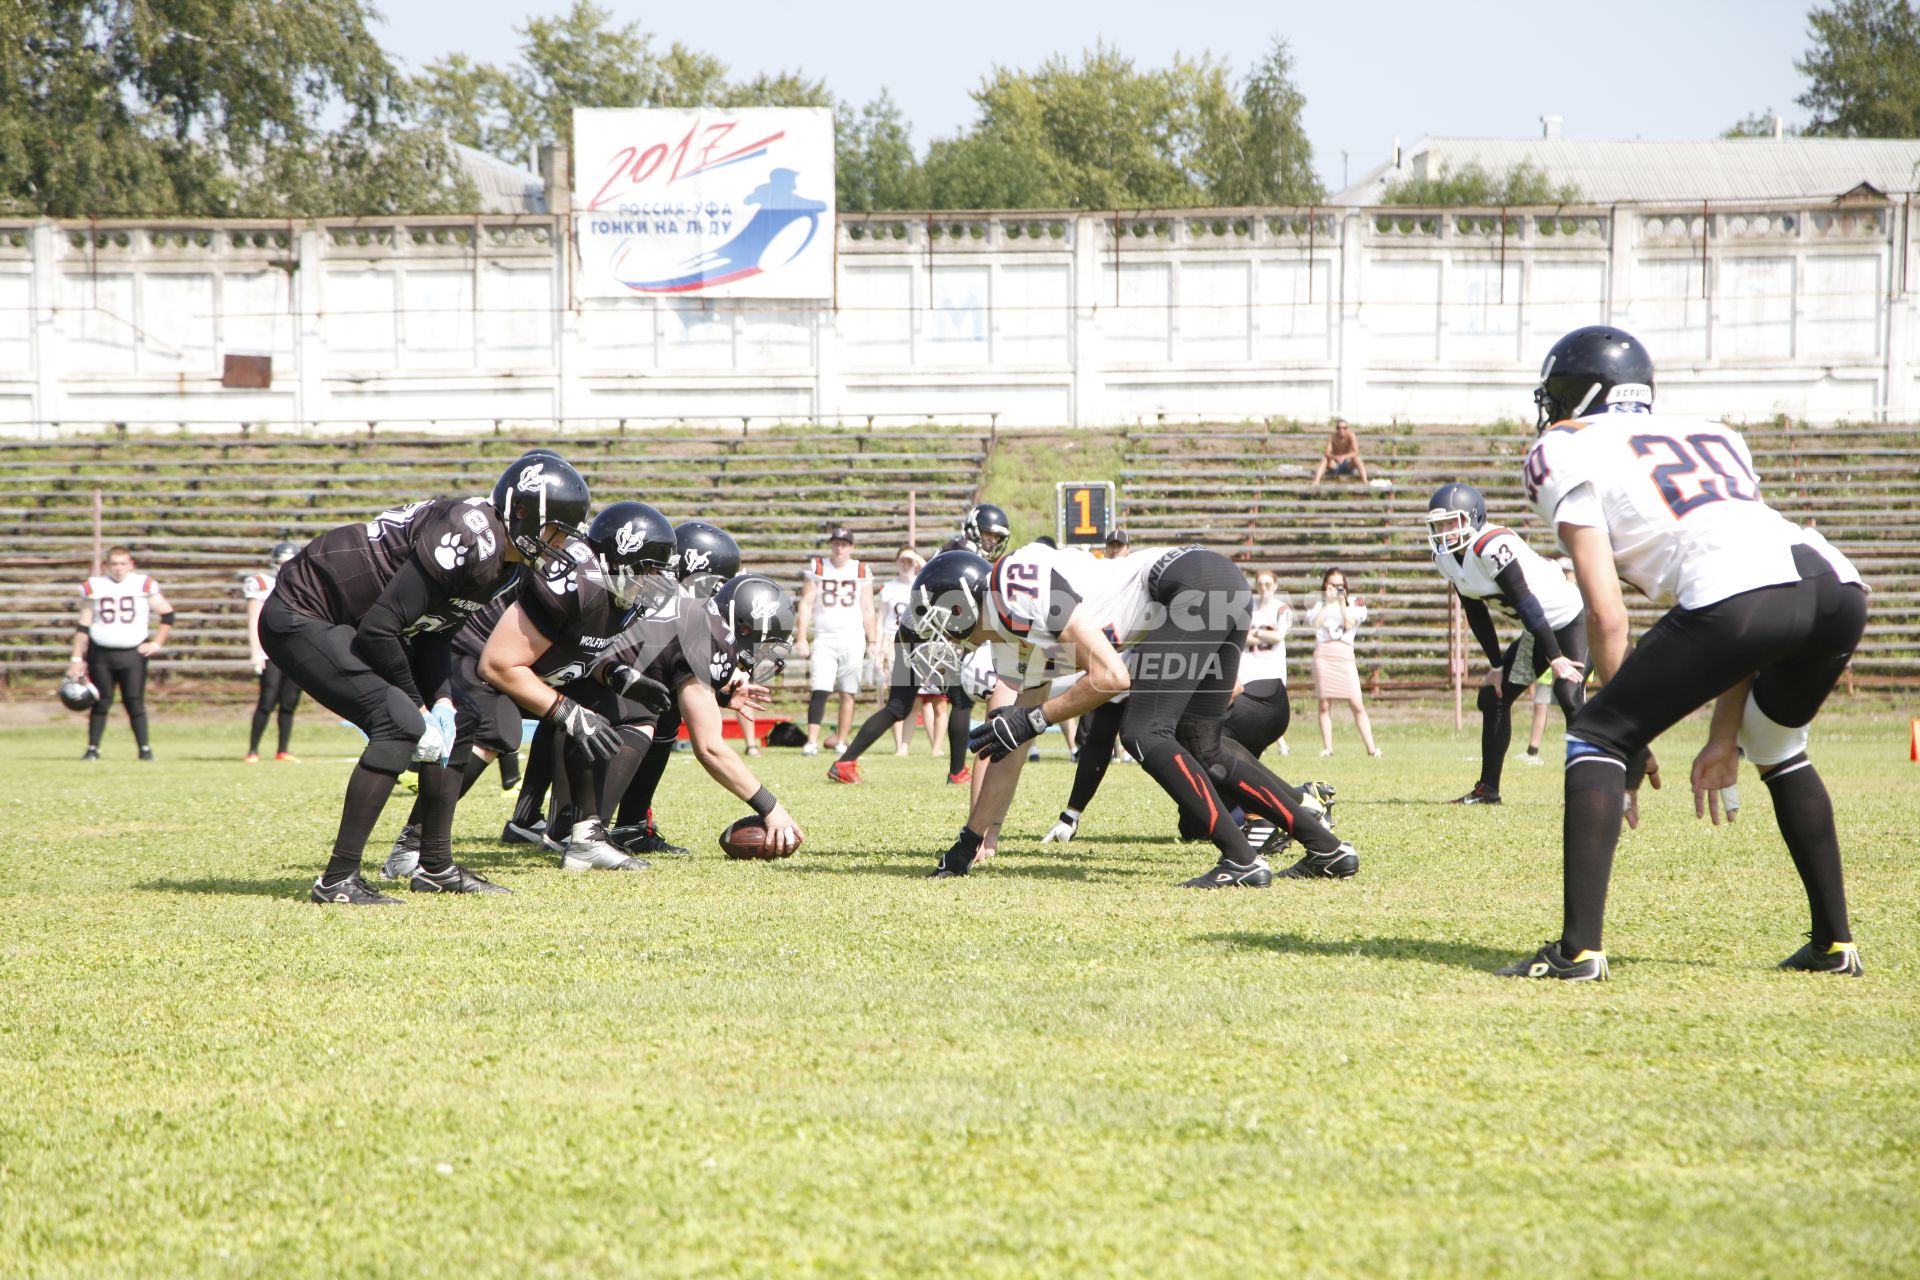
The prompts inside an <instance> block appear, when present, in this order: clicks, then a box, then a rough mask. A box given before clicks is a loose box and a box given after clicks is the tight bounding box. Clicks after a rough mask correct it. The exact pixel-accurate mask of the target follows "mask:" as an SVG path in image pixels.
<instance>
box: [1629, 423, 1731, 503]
mask: <svg viewBox="0 0 1920 1280" xmlns="http://www.w3.org/2000/svg"><path fill="white" fill-rule="evenodd" d="M1627 443H1628V444H1630V445H1632V446H1633V452H1634V454H1635V455H1636V456H1638V457H1642V458H1647V459H1651V460H1653V461H1654V462H1655V463H1656V465H1655V466H1654V467H1653V468H1652V470H1651V472H1650V473H1649V474H1650V476H1651V478H1652V480H1653V483H1654V487H1655V488H1657V489H1659V490H1660V497H1661V499H1662V500H1664V501H1665V502H1666V504H1667V509H1668V510H1669V511H1671V512H1673V515H1674V518H1675V519H1679V518H1680V517H1682V516H1685V515H1686V514H1687V512H1689V511H1692V510H1693V509H1694V508H1696V507H1702V506H1705V505H1706V504H1707V503H1709V502H1721V501H1724V500H1725V499H1727V498H1732V499H1733V500H1734V501H1736V502H1758V501H1759V500H1760V482H1759V481H1758V480H1757V479H1756V478H1755V477H1754V474H1753V472H1751V471H1749V470H1747V464H1746V463H1745V461H1743V460H1742V459H1741V457H1740V454H1739V452H1738V451H1737V450H1735V449H1734V447H1733V444H1732V442H1730V441H1729V440H1728V439H1727V438H1726V437H1725V436H1720V435H1714V434H1713V433H1712V432H1708V431H1702V432H1698V433H1696V434H1694V435H1690V436H1688V437H1687V438H1686V440H1685V442H1684V443H1683V442H1682V441H1679V440H1676V439H1674V438H1673V437H1672V436H1653V435H1646V436H1633V437H1631V438H1630V439H1629V440H1628V441H1627ZM1723 459H1724V461H1723ZM1729 463H1731V464H1732V465H1731V467H1729V466H1728V464H1729Z"/></svg>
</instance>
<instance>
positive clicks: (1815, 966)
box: [1780, 941, 1863, 978]
mask: <svg viewBox="0 0 1920 1280" xmlns="http://www.w3.org/2000/svg"><path fill="white" fill-rule="evenodd" d="M1780 967H1781V968H1782V969H1794V970H1797V971H1798V972H1800V973H1839V974H1844V975H1846V976H1847V977H1849V978H1857V977H1859V976H1860V975H1861V973H1862V972H1863V971H1862V970H1861V968H1860V950H1859V948H1858V947H1855V946H1854V945H1853V944H1852V943H1851V942H1835V943H1832V944H1830V945H1829V946H1828V947H1827V949H1826V950H1825V951H1821V950H1819V949H1817V948H1816V947H1815V946H1814V945H1813V943H1812V942H1811V941H1809V942H1808V943H1807V945H1806V946H1804V947H1802V948H1800V949H1799V950H1798V951H1796V952H1794V953H1793V954H1792V955H1790V956H1788V957H1787V958H1786V959H1785V960H1782V961H1781V962H1780Z"/></svg>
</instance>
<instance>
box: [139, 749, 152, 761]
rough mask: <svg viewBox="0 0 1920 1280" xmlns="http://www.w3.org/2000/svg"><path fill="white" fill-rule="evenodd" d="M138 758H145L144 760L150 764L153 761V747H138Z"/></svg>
mask: <svg viewBox="0 0 1920 1280" xmlns="http://www.w3.org/2000/svg"><path fill="white" fill-rule="evenodd" d="M140 758H141V759H142V760H145V761H146V762H147V763H148V764H152V763H153V748H152V747H142V748H140Z"/></svg>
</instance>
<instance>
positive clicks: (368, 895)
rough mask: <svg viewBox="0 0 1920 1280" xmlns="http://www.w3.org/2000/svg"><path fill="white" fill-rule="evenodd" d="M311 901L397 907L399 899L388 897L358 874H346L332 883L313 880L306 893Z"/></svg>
mask: <svg viewBox="0 0 1920 1280" xmlns="http://www.w3.org/2000/svg"><path fill="white" fill-rule="evenodd" d="M307 896H308V897H310V898H311V899H312V900H313V901H315V902H318V903H322V904H325V905H332V904H334V903H338V904H340V905H342V906H349V907H397V906H399V905H400V899H398V898H389V897H388V896H387V895H386V894H384V893H382V892H380V891H379V890H378V889H376V888H374V887H373V886H372V885H370V884H368V883H367V882H366V881H365V880H363V879H361V878H360V877H359V876H348V877H346V878H345V879H343V880H335V881H334V882H333V883H332V884H322V883H321V882H320V881H318V880H315V881H314V882H313V891H312V892H311V893H310V894H308V895H307Z"/></svg>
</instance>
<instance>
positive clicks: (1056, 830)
mask: <svg viewBox="0 0 1920 1280" xmlns="http://www.w3.org/2000/svg"><path fill="white" fill-rule="evenodd" d="M1079 830H1080V815H1079V814H1077V813H1075V812H1074V811H1073V810H1071V809H1063V810H1061V812H1060V821H1058V822H1056V823H1054V824H1053V830H1051V831H1049V832H1047V834H1046V835H1044V836H1041V837H1040V843H1041V844H1065V843H1066V842H1067V841H1069V840H1071V839H1073V837H1074V836H1075V835H1076V834H1078V832H1079Z"/></svg>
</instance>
